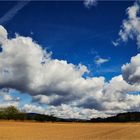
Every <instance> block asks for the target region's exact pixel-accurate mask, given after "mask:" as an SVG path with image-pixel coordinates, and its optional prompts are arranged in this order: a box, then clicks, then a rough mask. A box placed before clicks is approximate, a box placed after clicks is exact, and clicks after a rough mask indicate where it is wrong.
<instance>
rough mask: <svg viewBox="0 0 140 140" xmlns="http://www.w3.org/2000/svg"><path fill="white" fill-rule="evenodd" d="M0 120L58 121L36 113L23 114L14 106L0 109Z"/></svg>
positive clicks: (49, 116)
mask: <svg viewBox="0 0 140 140" xmlns="http://www.w3.org/2000/svg"><path fill="white" fill-rule="evenodd" d="M0 119H1V120H34V121H41V122H44V121H58V120H59V119H58V118H57V117H54V116H52V115H44V114H37V113H25V112H22V111H20V110H18V109H17V108H16V107H15V106H8V107H2V108H0Z"/></svg>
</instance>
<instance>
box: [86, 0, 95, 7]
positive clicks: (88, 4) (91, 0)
mask: <svg viewBox="0 0 140 140" xmlns="http://www.w3.org/2000/svg"><path fill="white" fill-rule="evenodd" d="M84 5H85V7H86V8H91V7H92V6H96V5H97V0H84Z"/></svg>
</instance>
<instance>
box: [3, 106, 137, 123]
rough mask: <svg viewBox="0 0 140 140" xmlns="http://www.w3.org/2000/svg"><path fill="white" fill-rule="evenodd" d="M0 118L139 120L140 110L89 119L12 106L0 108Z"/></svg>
mask: <svg viewBox="0 0 140 140" xmlns="http://www.w3.org/2000/svg"><path fill="white" fill-rule="evenodd" d="M0 119H1V120H21V121H24V120H31V121H39V122H140V112H127V113H120V114H117V115H116V116H112V117H108V118H92V119H90V120H81V119H75V118H73V119H64V118H58V117H55V116H53V115H45V114H37V113H26V112H22V111H19V110H18V109H17V108H16V107H14V106H9V107H4V108H0Z"/></svg>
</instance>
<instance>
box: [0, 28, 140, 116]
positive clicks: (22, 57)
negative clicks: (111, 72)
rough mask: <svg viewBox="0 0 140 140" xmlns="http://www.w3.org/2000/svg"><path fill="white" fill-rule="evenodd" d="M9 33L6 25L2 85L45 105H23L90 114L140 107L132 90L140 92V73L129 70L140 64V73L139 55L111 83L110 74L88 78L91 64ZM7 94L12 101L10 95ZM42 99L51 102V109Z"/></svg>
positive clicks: (0, 58) (1, 31)
mask: <svg viewBox="0 0 140 140" xmlns="http://www.w3.org/2000/svg"><path fill="white" fill-rule="evenodd" d="M7 35H8V33H7V31H6V29H5V28H4V27H3V26H0V44H1V48H2V51H1V52H0V87H1V88H2V89H3V88H10V89H16V90H18V91H20V92H21V93H22V92H26V93H28V94H29V95H31V96H32V98H33V102H37V103H39V104H40V106H36V105H34V104H25V105H24V106H23V107H22V109H24V110H26V111H28V112H39V113H46V114H47V113H48V114H54V115H56V116H58V117H70V118H86V119H87V118H88V119H89V118H92V117H106V116H109V115H113V114H116V113H118V112H124V111H131V110H138V109H139V107H140V97H139V95H131V94H129V93H130V92H138V91H140V86H139V84H133V83H135V82H139V80H138V78H139V77H138V78H136V79H137V80H132V79H131V78H130V79H126V78H125V75H128V74H129V75H130V77H132V76H131V75H132V74H131V71H132V70H131V68H132V66H129V65H135V66H136V68H134V67H133V68H134V70H133V71H135V73H136V74H135V75H137V73H138V72H137V71H138V70H137V69H139V68H138V67H139V62H137V58H136V59H135V60H133V59H134V58H132V60H131V62H130V64H126V65H124V66H123V67H122V71H123V75H119V76H116V77H113V78H112V79H111V80H110V81H109V82H106V81H105V78H104V77H88V76H87V77H85V76H84V74H85V73H88V72H89V70H88V69H87V67H86V66H85V65H82V64H79V65H74V64H72V63H68V62H67V61H66V60H58V59H52V57H51V53H48V52H47V51H45V50H43V49H42V47H41V46H40V45H39V44H37V43H36V42H35V41H33V39H32V38H31V37H24V36H19V35H16V36H15V37H14V38H10V39H9V38H8V37H7ZM136 57H139V55H138V56H136ZM131 63H134V64H131ZM133 71H132V73H133ZM134 79H135V78H134ZM129 80H130V81H131V82H129ZM134 81H135V82H134ZM4 98H5V99H6V100H7V101H8V100H9V102H11V100H12V98H10V96H7V95H6V96H5V97H4ZM19 102H20V100H19V101H18V103H19ZM41 104H46V105H47V106H48V107H47V109H44V108H43V107H42V106H41Z"/></svg>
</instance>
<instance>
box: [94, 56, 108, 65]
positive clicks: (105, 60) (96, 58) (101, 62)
mask: <svg viewBox="0 0 140 140" xmlns="http://www.w3.org/2000/svg"><path fill="white" fill-rule="evenodd" d="M108 61H109V59H108V58H101V57H100V56H96V57H95V60H94V62H95V64H96V65H101V64H104V63H106V62H108Z"/></svg>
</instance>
